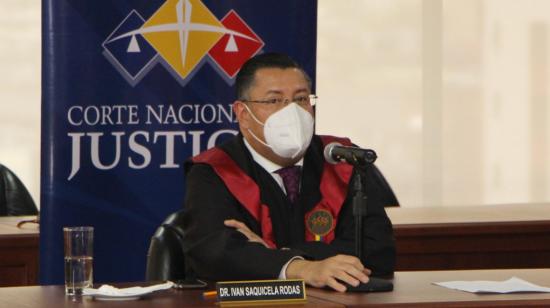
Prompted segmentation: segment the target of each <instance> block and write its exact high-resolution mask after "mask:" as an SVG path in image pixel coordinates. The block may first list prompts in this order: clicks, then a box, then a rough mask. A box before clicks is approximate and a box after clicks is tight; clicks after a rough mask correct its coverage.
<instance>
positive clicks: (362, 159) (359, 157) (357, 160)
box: [323, 142, 377, 165]
mask: <svg viewBox="0 0 550 308" xmlns="http://www.w3.org/2000/svg"><path fill="white" fill-rule="evenodd" d="M323 154H324V156H325V160H326V161H327V162H329V163H331V164H337V163H340V162H343V161H345V162H347V163H349V164H352V165H356V164H360V165H365V164H372V163H374V161H375V160H376V158H377V156H376V152H374V151H373V150H369V149H362V148H358V147H350V146H343V145H342V144H341V143H338V142H331V143H329V144H327V146H325V150H324V151H323Z"/></svg>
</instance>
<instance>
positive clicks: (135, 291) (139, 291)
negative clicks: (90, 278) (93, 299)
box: [83, 281, 174, 296]
mask: <svg viewBox="0 0 550 308" xmlns="http://www.w3.org/2000/svg"><path fill="white" fill-rule="evenodd" d="M173 285H174V283H173V282H171V281H168V282H166V283H162V284H156V285H152V286H148V287H131V288H122V289H119V288H116V287H113V286H111V285H108V284H104V285H102V286H101V287H99V288H97V289H93V288H86V289H84V290H83V294H84V295H94V296H95V295H101V296H139V295H145V294H148V293H151V292H155V291H160V290H165V289H169V288H171V287H172V286H173Z"/></svg>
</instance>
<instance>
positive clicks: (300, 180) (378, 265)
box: [183, 53, 397, 292]
mask: <svg viewBox="0 0 550 308" xmlns="http://www.w3.org/2000/svg"><path fill="white" fill-rule="evenodd" d="M236 88H237V89H236V90H237V100H236V101H235V103H234V105H233V109H234V113H235V116H236V118H237V120H238V122H239V129H240V134H239V135H237V136H235V137H234V138H233V139H231V140H229V141H228V142H226V143H225V144H222V145H220V146H218V147H215V148H212V149H210V150H208V151H206V152H203V153H201V154H199V155H198V156H196V157H193V158H192V159H191V160H190V161H189V162H188V163H187V164H186V176H187V184H186V185H187V187H186V199H185V205H184V208H185V213H184V223H183V224H184V225H183V227H184V231H185V236H184V239H183V240H184V251H185V255H186V266H187V267H188V268H189V269H190V270H192V271H194V273H195V274H196V275H197V276H198V277H201V278H205V279H209V280H215V281H219V280H244V279H276V278H288V279H291V278H299V279H304V281H305V282H306V283H307V284H309V285H311V286H315V287H324V286H328V287H331V288H333V289H335V290H337V291H341V292H343V291H345V290H346V284H349V285H353V286H356V285H358V284H359V283H360V282H363V283H366V282H367V281H368V280H369V275H387V274H392V273H393V271H394V266H395V245H394V239H393V234H392V226H391V222H390V220H389V219H388V217H387V215H386V212H385V210H384V206H389V205H396V203H397V200H396V198H395V196H394V195H393V193H392V192H391V189H389V186H388V185H387V183H385V180H384V178H383V177H382V176H381V174H380V173H379V171H378V169H376V167H374V166H372V167H369V168H367V169H366V176H365V179H366V183H365V185H366V192H367V196H368V201H367V204H368V209H367V215H366V216H365V217H364V220H363V254H362V256H363V259H362V260H359V259H358V258H356V257H355V256H353V254H354V247H355V246H354V238H355V234H354V232H355V223H354V218H353V213H352V210H353V209H352V201H351V195H350V193H349V189H348V187H352V186H351V185H352V184H353V183H351V184H350V182H352V180H351V179H352V175H353V173H354V172H356V171H355V170H353V167H352V166H351V165H348V164H344V163H342V164H329V163H327V162H326V161H325V158H324V156H323V149H324V147H325V146H326V145H327V144H328V143H331V142H335V141H336V142H338V143H341V144H344V145H351V142H350V141H349V140H347V139H345V138H337V137H331V136H317V135H314V134H313V126H314V119H313V103H314V100H315V96H314V95H312V94H311V81H310V79H309V77H308V76H307V74H306V72H305V71H304V70H303V69H302V68H301V67H300V66H299V65H298V64H297V63H295V62H294V61H293V60H292V59H291V58H289V57H288V56H286V55H283V54H277V53H266V54H262V55H258V56H255V57H253V58H251V59H250V60H248V61H247V62H246V63H245V64H244V65H243V67H242V68H241V70H240V71H239V73H238V75H237V80H236ZM338 103H340V104H342V103H343V102H338Z"/></svg>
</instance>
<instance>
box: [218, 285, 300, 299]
mask: <svg viewBox="0 0 550 308" xmlns="http://www.w3.org/2000/svg"><path fill="white" fill-rule="evenodd" d="M216 291H217V297H218V301H219V302H220V304H252V303H269V302H277V303H279V302H296V301H305V300H306V288H305V284H304V281H303V280H301V279H287V280H251V281H220V282H218V283H216Z"/></svg>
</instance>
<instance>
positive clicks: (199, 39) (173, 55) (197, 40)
mask: <svg viewBox="0 0 550 308" xmlns="http://www.w3.org/2000/svg"><path fill="white" fill-rule="evenodd" d="M225 31H226V30H225V28H224V26H223V25H222V23H221V22H220V21H218V19H217V18H216V17H215V16H214V15H213V14H212V12H210V10H209V9H208V8H207V7H206V6H205V5H204V4H203V3H202V2H201V1H200V0H168V1H166V2H165V3H164V4H163V5H162V6H161V7H160V8H159V9H158V10H157V11H156V12H155V14H153V16H151V18H149V20H147V22H145V24H144V25H143V26H142V27H141V29H140V32H141V33H142V35H143V37H145V39H146V40H147V41H148V42H149V44H151V45H152V46H153V47H154V48H155V49H156V50H157V52H158V53H159V54H160V55H161V56H162V58H163V59H164V60H165V61H166V62H167V63H168V64H169V65H170V66H171V67H172V69H173V70H174V71H175V72H177V73H178V75H179V76H180V77H181V78H182V79H185V78H186V77H187V75H189V73H191V72H192V71H193V69H194V68H195V67H196V66H197V64H198V63H199V62H200V61H201V59H202V58H203V57H204V56H205V54H206V53H208V51H209V50H210V49H211V48H212V46H214V44H216V43H217V42H218V40H219V39H220V38H221V37H222V36H223V35H224V32H225Z"/></svg>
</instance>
